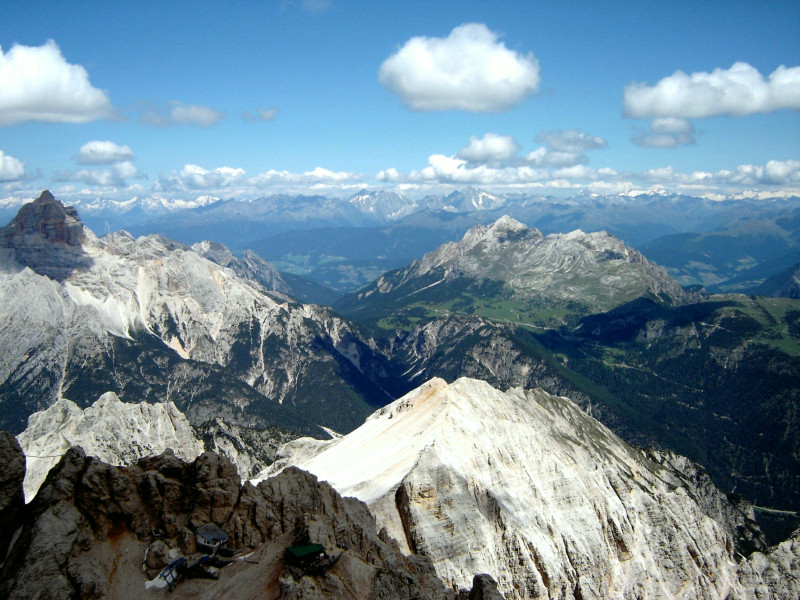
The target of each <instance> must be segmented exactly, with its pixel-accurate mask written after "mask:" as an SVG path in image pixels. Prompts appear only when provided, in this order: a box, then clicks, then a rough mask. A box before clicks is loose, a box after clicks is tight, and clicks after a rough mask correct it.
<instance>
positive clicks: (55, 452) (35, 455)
mask: <svg viewBox="0 0 800 600" xmlns="http://www.w3.org/2000/svg"><path fill="white" fill-rule="evenodd" d="M17 439H18V440H19V442H20V444H21V445H22V449H23V451H24V452H25V455H26V456H27V457H28V458H27V469H26V473H25V497H26V499H27V501H28V502H30V500H31V499H33V497H34V496H35V495H36V492H37V490H38V489H39V487H40V486H41V484H42V483H43V482H44V479H45V477H46V476H47V473H48V472H49V471H50V469H51V468H52V467H54V466H55V465H56V464H57V463H58V461H59V460H60V459H61V456H62V455H63V454H64V453H65V452H66V451H67V450H69V449H70V448H71V447H72V446H80V447H81V448H83V450H84V451H85V452H86V453H87V454H89V455H90V456H94V457H96V458H99V459H100V460H102V461H104V462H106V463H108V464H111V465H117V466H123V465H130V464H133V463H135V462H136V461H137V460H138V459H140V458H144V457H145V456H152V455H154V454H161V453H162V452H164V451H165V450H166V449H167V448H170V449H171V450H172V451H173V452H174V453H175V455H176V456H177V457H178V458H181V459H184V460H193V459H194V458H195V457H197V456H199V455H200V454H202V453H203V450H204V448H203V443H202V442H201V441H200V440H198V439H197V438H196V437H195V435H194V431H193V430H192V426H191V425H190V424H189V421H188V420H187V419H186V417H185V416H184V415H183V413H181V412H180V411H179V410H178V409H177V408H176V407H175V405H174V404H173V403H172V402H167V403H164V404H147V403H145V402H142V403H139V404H133V403H125V402H122V401H121V400H120V399H119V397H118V396H117V395H116V394H115V393H113V392H107V393H106V394H103V395H102V396H101V397H100V398H99V399H98V400H97V402H95V403H94V404H93V405H92V406H89V407H87V408H86V409H85V410H81V409H80V408H79V407H78V406H77V405H76V404H75V403H74V402H71V401H69V400H67V399H66V398H61V399H60V400H58V401H56V402H55V403H54V404H53V405H52V406H50V407H49V408H48V409H46V410H43V411H40V412H36V413H34V414H32V415H31V416H30V417H29V419H28V427H27V429H25V431H23V432H22V433H21V434H19V436H18V438H17Z"/></svg>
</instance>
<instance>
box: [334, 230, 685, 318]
mask: <svg viewBox="0 0 800 600" xmlns="http://www.w3.org/2000/svg"><path fill="white" fill-rule="evenodd" d="M641 296H647V297H652V298H655V299H658V300H659V301H660V302H665V303H668V304H680V303H684V302H686V301H688V299H689V296H688V294H687V293H686V292H685V291H684V290H683V289H682V288H681V287H680V285H678V283H677V282H676V281H674V280H673V279H672V278H671V277H669V275H667V273H666V271H664V270H663V269H661V268H659V267H658V266H657V265H655V264H653V263H650V262H649V261H648V260H647V259H646V258H645V257H644V256H643V255H642V254H641V253H640V252H638V251H636V250H634V249H633V248H630V247H628V246H627V245H625V243H624V242H622V241H621V240H619V239H617V238H615V237H613V236H611V235H609V234H607V233H605V232H598V233H591V234H587V233H584V232H582V231H580V230H576V231H573V232H571V233H567V234H551V235H548V236H546V237H545V236H543V235H542V233H541V232H540V231H538V230H537V229H531V228H528V227H526V226H525V225H524V224H522V223H520V222H519V221H517V220H515V219H513V218H511V217H509V216H503V217H501V218H500V219H498V220H497V221H495V222H494V223H492V224H491V225H488V226H483V225H478V226H476V227H474V228H472V229H470V230H469V231H468V232H467V233H466V234H465V235H464V237H463V238H462V239H461V241H459V242H450V243H447V244H444V245H442V246H441V247H439V248H438V249H437V250H434V251H433V252H429V253H428V254H426V255H425V256H424V257H422V259H420V260H418V261H414V262H413V263H411V264H410V265H409V266H408V267H406V268H404V269H398V270H395V271H391V272H389V273H387V274H385V275H383V276H381V277H380V278H378V280H377V281H375V282H374V283H373V284H371V285H369V286H367V287H365V288H363V289H362V290H360V291H359V292H357V293H354V294H350V295H348V296H345V297H344V298H342V299H341V300H340V301H339V302H337V303H336V305H335V306H336V307H337V308H338V309H339V310H341V311H343V312H344V313H345V314H350V315H361V314H364V315H367V314H369V315H375V314H379V315H385V314H389V313H391V312H394V311H397V310H400V309H401V308H403V307H404V306H407V305H412V306H413V305H414V303H415V302H425V301H426V300H428V301H430V302H432V303H433V304H441V305H442V308H441V309H439V311H440V312H446V311H447V310H448V309H447V308H446V306H448V305H452V306H453V308H455V309H458V307H460V306H462V305H463V312H476V311H477V309H478V306H479V305H480V304H481V303H484V304H485V303H486V302H489V303H493V304H498V303H500V304H502V303H503V302H504V301H506V304H507V305H508V302H510V303H512V304H513V306H511V307H510V308H507V310H508V311H509V312H511V313H517V315H518V316H517V319H518V320H522V321H525V320H526V319H532V320H534V321H539V320H541V319H543V318H546V317H545V316H544V315H547V314H550V312H551V311H552V309H553V308H556V307H558V306H567V305H568V306H570V307H571V309H570V312H572V313H575V314H581V313H583V314H590V313H593V312H602V311H604V310H609V309H611V308H613V307H615V306H619V305H621V304H624V303H626V302H629V301H631V300H634V299H635V298H639V297H641ZM495 308H497V309H499V307H491V308H490V310H494V309H495Z"/></svg>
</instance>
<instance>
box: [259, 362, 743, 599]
mask: <svg viewBox="0 0 800 600" xmlns="http://www.w3.org/2000/svg"><path fill="white" fill-rule="evenodd" d="M284 453H285V458H284V459H283V463H282V464H281V463H276V464H275V465H273V466H272V467H271V468H270V469H271V470H270V471H268V473H265V475H267V474H271V473H275V472H278V471H279V469H280V468H281V466H282V465H292V466H297V467H299V468H301V469H304V470H308V471H310V472H311V473H314V474H315V475H316V476H317V477H319V478H320V479H322V480H325V481H328V482H329V483H330V484H331V485H332V486H333V487H334V488H335V489H336V490H337V491H339V493H341V494H342V495H344V496H355V497H356V498H358V499H360V500H362V501H364V502H366V503H367V504H368V505H369V506H370V508H371V510H372V511H373V513H374V514H375V515H376V517H377V520H378V525H379V527H386V529H387V531H388V533H389V534H390V535H391V536H392V537H394V538H395V539H397V540H399V542H400V544H401V547H403V549H404V551H405V552H409V551H410V552H420V553H422V554H425V555H427V556H429V557H430V558H431V559H432V560H433V563H434V565H435V567H436V571H437V573H438V575H439V576H440V577H441V578H442V579H443V580H444V581H445V582H446V583H447V584H448V585H456V586H466V585H468V584H469V582H470V578H471V576H472V573H475V572H485V573H489V574H490V575H492V576H493V577H494V578H495V579H496V580H497V582H498V584H499V587H500V589H501V591H502V592H503V593H504V594H505V597H506V598H508V599H509V600H510V599H515V600H523V599H528V598H543V597H547V598H575V599H577V598H583V599H584V600H588V599H590V598H596V599H600V598H621V599H622V598H625V599H633V598H698V599H699V598H707V599H711V598H722V597H728V595H729V594H730V593H731V592H732V591H734V590H735V591H737V592H740V593H741V591H742V590H741V587H740V584H739V583H738V582H737V560H736V558H735V555H734V536H735V535H736V534H737V533H739V532H736V529H737V527H740V528H741V529H744V528H746V521H747V515H745V514H743V513H741V512H737V510H736V509H731V507H730V504H728V503H727V500H726V499H725V497H724V496H723V495H722V494H720V493H719V492H717V491H716V490H715V489H714V488H713V486H711V485H710V484H708V485H705V484H704V481H707V479H708V478H707V476H706V475H705V474H704V473H702V471H701V470H700V469H698V468H697V467H696V465H694V466H692V465H689V466H688V467H687V465H686V464H685V463H688V461H686V460H685V459H680V457H676V456H674V455H670V454H669V453H663V454H658V453H649V454H648V453H645V452H642V451H640V450H637V449H634V448H632V447H631V446H628V445H627V444H625V443H624V442H623V441H622V440H620V439H619V438H618V437H617V436H615V435H614V434H613V433H611V431H609V430H608V429H607V428H605V427H604V426H603V425H601V424H600V423H599V422H597V421H595V420H594V419H592V418H591V417H590V416H588V415H587V414H585V413H584V412H583V411H581V410H580V409H579V408H578V407H577V405H575V404H574V403H572V402H571V401H570V400H569V399H567V398H563V397H557V396H553V395H551V394H548V393H546V392H544V391H543V390H541V389H536V390H522V389H519V388H518V389H512V390H509V391H507V392H502V391H500V390H498V389H495V388H493V387H491V386H490V385H488V384H487V383H485V382H483V381H479V380H474V379H466V378H461V379H458V380H456V381H455V382H453V383H451V384H448V383H446V382H445V381H444V380H442V379H433V380H431V381H429V382H427V383H426V384H424V385H422V386H420V387H419V388H417V389H416V390H414V391H412V392H410V393H409V394H407V395H406V396H404V397H402V398H400V399H399V400H397V401H395V402H393V403H392V404H390V405H388V406H386V407H384V408H382V409H380V410H379V411H377V412H376V413H374V414H373V415H372V416H371V417H370V418H369V419H367V421H366V422H365V423H364V425H362V426H361V427H359V428H358V429H356V430H355V431H353V432H351V433H350V434H348V435H346V436H344V437H342V438H339V439H336V440H331V441H325V442H320V441H319V440H310V439H308V438H305V439H299V440H295V441H293V442H290V443H289V444H287V446H286V447H285V448H284ZM682 469H683V470H685V473H684V472H683V471H682ZM750 516H752V510H750ZM743 595H744V594H743Z"/></svg>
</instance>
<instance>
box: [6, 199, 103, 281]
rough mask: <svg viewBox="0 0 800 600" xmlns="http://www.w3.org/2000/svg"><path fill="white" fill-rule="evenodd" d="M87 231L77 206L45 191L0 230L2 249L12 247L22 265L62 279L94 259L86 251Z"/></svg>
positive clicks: (41, 273)
mask: <svg viewBox="0 0 800 600" xmlns="http://www.w3.org/2000/svg"><path fill="white" fill-rule="evenodd" d="M85 237H86V234H85V232H84V229H83V223H82V222H81V219H80V217H79V216H78V211H77V210H76V209H75V207H74V206H64V205H63V204H62V203H61V202H60V201H58V200H56V199H55V197H54V196H53V194H51V193H50V192H49V191H48V190H45V191H43V192H42V193H41V195H40V196H39V197H38V198H37V199H36V200H34V201H33V202H29V203H28V204H23V205H22V207H21V208H20V209H19V212H18V213H17V216H16V217H14V219H13V220H12V221H11V222H10V223H9V224H8V225H6V226H5V227H3V228H2V229H0V248H11V249H13V251H14V259H15V260H16V262H17V263H19V264H20V265H23V266H26V267H30V268H31V269H32V270H33V271H35V272H36V273H39V274H40V275H45V276H47V277H50V278H51V279H56V280H59V281H63V280H64V279H65V278H66V277H68V276H69V274H70V273H71V272H72V271H73V270H75V269H76V268H82V267H85V266H86V265H87V264H89V263H90V262H91V260H90V259H89V257H88V256H87V255H86V254H85V253H84V251H83V247H82V244H83V241H84V239H85Z"/></svg>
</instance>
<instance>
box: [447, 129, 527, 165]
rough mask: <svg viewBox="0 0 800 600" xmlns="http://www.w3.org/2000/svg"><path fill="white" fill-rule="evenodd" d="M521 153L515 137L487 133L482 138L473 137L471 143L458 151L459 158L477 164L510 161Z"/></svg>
mask: <svg viewBox="0 0 800 600" xmlns="http://www.w3.org/2000/svg"><path fill="white" fill-rule="evenodd" d="M517 152H519V144H517V142H516V141H515V140H514V138H513V137H511V136H508V135H497V134H496V133H487V134H486V135H484V136H483V137H482V138H478V137H476V136H472V137H470V138H469V143H468V144H467V145H466V146H464V147H463V148H462V149H461V150H459V151H458V155H457V156H458V157H459V158H463V159H464V160H468V161H471V162H476V163H485V162H496V161H505V160H510V159H512V158H514V156H516V154H517Z"/></svg>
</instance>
